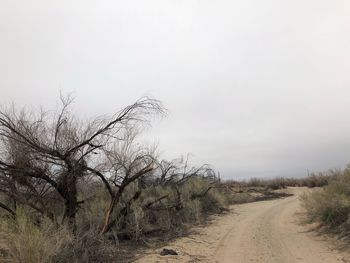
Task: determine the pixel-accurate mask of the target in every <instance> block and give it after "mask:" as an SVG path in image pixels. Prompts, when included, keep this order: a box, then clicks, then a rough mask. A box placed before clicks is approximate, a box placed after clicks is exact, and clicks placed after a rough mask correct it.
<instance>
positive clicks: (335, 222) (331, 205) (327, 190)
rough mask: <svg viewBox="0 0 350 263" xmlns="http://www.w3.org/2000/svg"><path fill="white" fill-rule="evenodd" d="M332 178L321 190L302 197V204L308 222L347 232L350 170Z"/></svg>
mask: <svg viewBox="0 0 350 263" xmlns="http://www.w3.org/2000/svg"><path fill="white" fill-rule="evenodd" d="M333 175H334V174H333ZM334 178H335V179H334ZM334 178H333V180H332V181H331V182H330V183H329V185H327V186H325V187H324V188H323V189H320V190H316V191H314V192H312V193H310V194H305V195H304V196H302V203H303V205H304V207H305V208H306V211H307V215H308V218H309V219H310V221H314V222H321V223H323V224H324V225H326V226H329V227H331V228H334V229H339V230H342V231H346V232H347V231H349V230H350V170H349V169H345V170H344V171H338V172H337V175H336V177H334Z"/></svg>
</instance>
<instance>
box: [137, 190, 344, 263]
mask: <svg viewBox="0 0 350 263" xmlns="http://www.w3.org/2000/svg"><path fill="white" fill-rule="evenodd" d="M290 191H292V192H293V193H294V194H295V196H292V197H288V198H284V199H277V200H272V201H263V202H256V203H250V204H243V205H238V206H234V207H233V211H232V212H231V213H229V214H227V215H225V216H222V217H217V218H215V219H214V221H213V222H212V223H211V224H210V225H209V226H207V227H202V228H197V229H195V233H194V234H192V235H190V236H189V237H185V238H180V239H178V240H176V241H174V242H172V243H171V244H168V245H167V246H166V248H172V249H175V250H176V251H177V252H179V255H178V256H160V255H159V251H160V250H161V249H154V250H152V251H150V252H149V253H148V254H147V255H146V256H144V257H142V258H140V259H139V260H138V261H137V262H214V263H215V262H218V263H219V262H220V263H221V262H224V263H226V262H227V263H228V262H230V263H235V262H237V263H245V262H249V263H252V262H261V263H275V262H278V263H294V262H308V263H318V262H324V263H333V262H337V263H339V262H349V263H350V254H349V253H348V250H346V249H339V248H340V247H341V246H342V244H341V242H340V241H335V240H333V239H330V238H326V237H324V236H322V235H319V234H317V233H316V232H314V231H310V230H311V226H308V225H303V224H301V223H300V217H301V216H300V211H301V208H300V203H299V198H298V197H299V195H300V194H301V193H302V192H303V191H306V190H305V189H301V188H299V189H298V188H294V189H291V190H290Z"/></svg>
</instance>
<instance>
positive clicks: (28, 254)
mask: <svg viewBox="0 0 350 263" xmlns="http://www.w3.org/2000/svg"><path fill="white" fill-rule="evenodd" d="M70 241H71V235H70V234H69V232H68V231H67V229H66V228H65V227H59V228H58V227H56V226H54V225H53V224H52V223H51V222H48V221H46V220H43V221H42V222H40V224H39V223H38V224H34V222H33V220H32V218H31V217H30V216H28V214H26V213H25V212H24V211H19V212H18V213H17V218H16V220H14V219H13V218H1V222H0V250H1V252H0V259H1V261H3V262H18V263H43V262H51V260H52V259H53V257H54V256H55V255H56V254H57V253H58V252H59V251H60V250H61V249H62V247H63V246H64V245H65V244H66V243H70Z"/></svg>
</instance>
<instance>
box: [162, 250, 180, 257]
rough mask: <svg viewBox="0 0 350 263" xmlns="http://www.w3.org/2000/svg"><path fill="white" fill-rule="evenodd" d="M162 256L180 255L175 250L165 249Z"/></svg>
mask: <svg viewBox="0 0 350 263" xmlns="http://www.w3.org/2000/svg"><path fill="white" fill-rule="evenodd" d="M160 255H161V256H167V255H178V253H177V252H176V251H175V250H173V249H167V248H163V250H162V251H161V252H160Z"/></svg>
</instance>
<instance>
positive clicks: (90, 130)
mask: <svg viewBox="0 0 350 263" xmlns="http://www.w3.org/2000/svg"><path fill="white" fill-rule="evenodd" d="M61 101H62V107H61V109H60V110H59V111H58V112H56V113H52V112H45V111H40V112H39V113H34V112H32V111H28V110H26V109H23V110H21V111H17V110H15V108H14V107H12V108H10V109H8V110H2V111H0V171H1V172H2V175H1V179H0V181H1V185H0V191H2V192H3V193H5V194H7V195H8V196H10V197H11V198H13V199H14V200H16V202H19V203H22V204H25V205H28V206H30V207H32V208H33V209H35V210H37V211H38V212H40V213H42V214H45V215H47V216H48V217H51V218H52V219H53V220H55V218H54V216H53V215H52V212H50V211H49V208H48V207H47V203H46V202H45V195H46V194H47V193H48V192H50V193H52V192H54V193H56V194H57V195H58V196H59V197H60V198H61V200H62V202H63V207H64V209H63V213H62V216H63V219H64V220H62V221H67V222H68V223H69V225H71V227H72V229H73V230H74V229H75V227H76V214H77V210H78V207H79V206H78V204H79V203H80V201H79V200H78V188H77V184H78V182H79V181H81V180H82V179H83V178H84V177H86V176H87V175H93V176H94V177H95V178H97V179H100V180H102V182H103V183H104V185H105V186H106V189H107V190H108V192H109V193H110V194H112V189H111V187H110V183H109V182H108V183H107V176H106V175H104V174H103V169H104V165H99V164H100V163H101V162H105V158H101V156H104V155H105V154H106V153H107V152H108V151H109V150H110V148H111V146H112V145H114V144H115V143H116V142H119V141H121V140H123V137H122V136H120V135H122V134H123V133H124V131H125V129H126V127H128V129H129V128H130V127H135V126H136V125H137V124H139V123H143V122H145V121H146V119H147V117H148V115H149V114H154V113H157V114H158V113H160V114H162V113H164V109H163V107H162V105H161V103H160V102H159V101H157V100H154V99H151V98H148V97H144V98H141V99H140V100H138V101H136V102H135V103H134V104H132V105H130V106H127V107H125V108H123V109H122V110H120V111H119V112H118V113H117V114H115V115H113V116H112V117H110V118H102V117H100V118H96V119H94V120H93V121H89V122H83V121H79V120H78V119H76V118H75V117H74V116H73V115H72V114H71V113H70V111H69V107H70V105H71V104H72V101H73V100H72V98H71V97H63V96H61ZM13 145H14V146H15V148H16V149H17V150H16V151H13ZM22 152H25V153H26V154H25V156H24V157H23V156H22V157H23V158H22V157H21V153H22ZM21 158H22V159H21ZM146 159H147V158H146ZM138 160H139V159H137V160H135V163H136V162H137V161H138ZM152 165H153V163H148V164H146V165H145V166H144V167H143V168H142V169H140V170H139V171H138V172H136V173H134V172H133V171H134V170H132V171H130V175H129V174H128V176H126V177H125V178H126V179H125V181H124V183H122V184H121V185H120V186H119V189H120V190H119V191H118V194H113V200H114V202H112V203H111V206H112V205H114V204H115V202H117V201H118V196H119V195H121V193H122V192H123V189H124V188H125V187H126V185H127V184H128V183H129V182H130V181H133V180H136V179H137V178H138V177H139V176H141V175H143V174H145V173H147V172H148V171H150V170H152V169H153V166H152ZM131 172H133V173H132V174H131ZM11 181H12V182H15V185H14V186H12V187H18V190H16V191H15V192H14V193H13V192H12V191H11V190H10V182H11ZM28 196H29V197H30V198H26V197H28ZM108 211H109V212H110V211H113V208H111V207H110V208H109V209H108V210H107V214H108V213H109V212H108ZM106 218H108V216H106Z"/></svg>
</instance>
